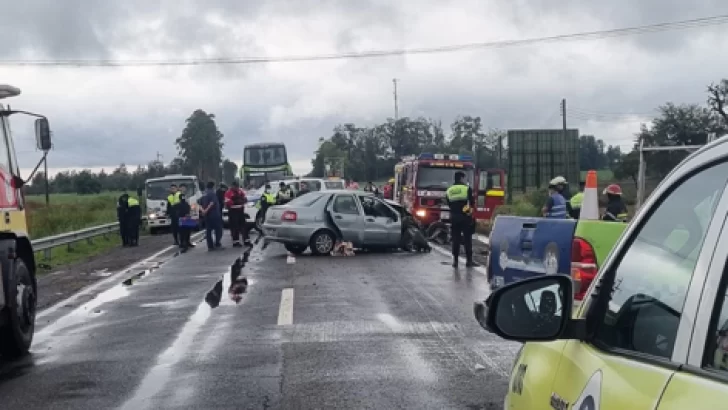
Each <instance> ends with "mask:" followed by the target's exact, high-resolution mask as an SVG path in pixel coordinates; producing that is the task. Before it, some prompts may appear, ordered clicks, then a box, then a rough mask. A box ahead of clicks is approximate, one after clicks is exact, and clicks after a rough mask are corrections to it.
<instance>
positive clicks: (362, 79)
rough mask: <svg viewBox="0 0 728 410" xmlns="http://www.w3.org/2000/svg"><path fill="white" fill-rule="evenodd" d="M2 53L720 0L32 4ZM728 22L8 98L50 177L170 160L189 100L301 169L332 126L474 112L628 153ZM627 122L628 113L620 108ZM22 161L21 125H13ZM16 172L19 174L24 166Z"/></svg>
mask: <svg viewBox="0 0 728 410" xmlns="http://www.w3.org/2000/svg"><path fill="white" fill-rule="evenodd" d="M2 14H3V18H2V20H3V23H2V25H0V38H3V40H4V41H3V46H2V47H0V59H2V60H13V59H58V60H62V59H134V60H145V59H170V58H172V59H182V58H190V59H192V58H216V57H261V56H273V57H275V56H289V55H310V54H329V53H344V52H362V51H368V50H381V49H400V48H413V47H434V46H443V45H450V44H463V43H472V42H486V41H498V40H513V39H522V38H529V37H541V36H551V35H558V34H567V33H573V32H583V31H594V30H602V29H612V28H621V27H628V26H635V25H641V24H654V23H659V22H664V21H674V20H683V19H691V18H700V17H707V16H711V15H720V14H728V2H725V1H721V0H714V1H710V0H694V1H692V2H687V1H683V0H641V1H634V0H633V1H628V0H611V1H603V0H574V1H571V0H490V1H487V0H461V1H448V0H401V1H398V2H394V1H385V0H356V1H354V0H350V1H333V0H330V1H327V0H319V1H313V0H312V1H307V0H266V1H251V0H206V1H204V2H203V1H193V0H175V1H153V0H124V1H93V0H86V1H82V0H63V1H58V0H25V1H13V2H5V4H4V5H3V11H2ZM727 34H728V25H725V26H716V27H707V28H699V29H693V30H678V31H671V32H660V33H652V34H645V35H639V36H630V37H618V38H609V39H597V40H583V41H569V42H550V43H540V44H534V45H529V46H518V47H509V48H499V49H483V50H474V51H465V52H459V53H445V54H430V55H410V56H396V57H386V58H372V59H354V60H337V61H323V62H296V63H271V64H259V65H244V66H232V65H227V66H198V67H162V68H159V67H124V68H109V67H106V68H103V67H101V68H99V67H80V68H78V67H77V68H71V67H41V68H33V67H6V66H0V83H9V84H13V85H15V86H17V87H20V88H21V89H22V90H23V95H22V96H21V97H18V98H15V99H13V100H12V101H11V104H12V106H13V107H14V108H16V109H25V110H32V111H35V112H40V113H43V114H45V115H47V116H48V117H49V119H50V122H51V126H52V129H53V130H54V137H55V141H54V143H55V149H54V150H53V151H52V152H51V156H50V160H49V164H50V167H51V171H53V170H59V169H68V168H91V169H94V170H98V169H100V168H102V167H105V168H107V169H109V168H113V167H115V166H116V165H118V164H119V163H120V162H125V163H127V164H140V163H146V162H148V161H149V160H152V159H154V158H155V157H156V155H157V152H159V154H160V155H162V159H163V160H165V161H169V160H171V159H172V158H173V157H174V156H175V154H176V148H175V144H174V141H175V139H176V138H177V136H179V134H180V133H181V130H182V129H183V127H184V121H185V119H186V118H187V117H188V116H189V115H190V114H191V112H192V111H193V110H195V109H197V108H201V109H204V110H206V111H208V112H212V113H214V114H215V115H216V116H217V121H218V126H219V128H220V130H221V131H222V132H223V133H224V135H225V148H224V154H225V156H227V157H228V158H231V159H233V160H236V161H239V160H240V159H241V156H242V148H243V146H244V145H245V144H248V143H254V142H261V141H283V142H285V143H286V144H287V145H288V149H289V158H291V159H292V160H293V166H294V170H295V171H297V172H306V171H308V169H309V168H310V158H311V156H312V153H313V151H314V149H315V147H316V142H317V140H318V138H319V137H320V136H328V135H329V134H330V132H331V129H332V128H333V127H334V126H335V125H336V124H337V123H343V122H353V123H356V124H361V125H371V124H375V123H379V122H382V121H384V119H385V118H386V117H388V116H389V117H391V116H393V102H392V100H393V98H392V78H397V79H399V96H400V100H399V102H400V116H413V117H414V116H426V117H431V118H439V119H441V120H442V121H443V123H445V124H449V123H450V122H451V121H452V120H453V119H454V117H455V116H457V115H459V114H463V115H478V116H481V117H482V118H483V121H484V123H485V124H486V125H487V126H489V127H496V128H503V129H508V128H528V127H539V128H540V127H556V128H558V127H561V117H560V116H559V104H560V100H561V98H566V99H567V108H569V111H570V114H569V115H568V116H567V118H568V122H569V126H570V127H578V128H579V130H580V131H581V133H582V134H594V135H596V136H597V137H598V138H602V139H604V140H605V141H606V142H607V143H608V144H614V145H620V146H622V147H623V149H628V147H629V146H630V145H631V144H630V141H631V139H632V135H633V134H634V133H635V132H636V131H637V130H638V128H639V124H640V122H641V121H646V120H648V119H649V117H645V116H646V115H647V116H649V115H650V113H651V112H653V111H652V110H653V109H654V108H655V107H656V106H657V105H659V104H662V103H664V102H666V101H673V102H676V103H682V102H687V103H703V102H704V101H705V99H706V95H705V87H706V85H708V84H709V83H711V82H713V81H717V80H719V79H720V78H721V77H722V76H723V77H726V76H728V72H727V71H726V67H728V35H727ZM626 114H633V115H631V116H630V115H626ZM14 121H15V122H14V124H13V128H14V131H15V134H16V139H17V141H16V146H17V149H18V150H19V155H20V159H21V162H22V164H23V165H24V167H25V168H32V166H33V165H34V164H35V161H37V159H38V158H39V157H40V155H39V153H37V152H35V150H34V143H33V138H32V121H31V120H23V119H21V118H20V117H17V118H16V117H14ZM26 175H27V174H26Z"/></svg>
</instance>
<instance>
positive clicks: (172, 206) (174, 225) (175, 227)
mask: <svg viewBox="0 0 728 410" xmlns="http://www.w3.org/2000/svg"><path fill="white" fill-rule="evenodd" d="M178 203H179V193H178V192H177V185H176V184H172V185H170V187H169V195H168V196H167V216H168V217H169V220H170V228H171V229H172V238H174V244H175V245H179V215H177V204H178Z"/></svg>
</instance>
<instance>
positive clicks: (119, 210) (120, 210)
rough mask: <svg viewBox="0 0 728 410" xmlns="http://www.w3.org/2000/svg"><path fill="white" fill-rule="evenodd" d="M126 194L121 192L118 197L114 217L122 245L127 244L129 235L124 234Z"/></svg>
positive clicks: (126, 205) (126, 206)
mask: <svg viewBox="0 0 728 410" xmlns="http://www.w3.org/2000/svg"><path fill="white" fill-rule="evenodd" d="M128 197H129V196H128V195H127V194H123V195H121V196H120V197H119V201H118V203H117V205H116V219H118V220H119V235H121V244H122V245H123V246H129V237H128V235H127V234H126V220H127V215H126V214H127V212H126V210H127V208H128V204H127V198H128Z"/></svg>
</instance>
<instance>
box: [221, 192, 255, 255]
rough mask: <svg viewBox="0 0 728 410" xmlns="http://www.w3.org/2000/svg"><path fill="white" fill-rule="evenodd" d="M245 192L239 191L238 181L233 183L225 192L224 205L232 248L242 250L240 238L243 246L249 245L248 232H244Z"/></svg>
mask: <svg viewBox="0 0 728 410" xmlns="http://www.w3.org/2000/svg"><path fill="white" fill-rule="evenodd" d="M245 202H246V199H245V192H243V190H242V189H240V186H239V184H238V181H233V183H232V186H231V187H230V189H228V190H227V191H226V192H225V197H224V203H225V207H226V208H227V209H228V221H229V222H228V223H229V224H230V236H231V237H232V239H233V247H234V248H242V247H243V244H242V242H240V236H241V235H242V236H243V241H244V242H245V245H250V239H249V238H248V232H247V231H246V230H245V209H243V206H244V205H245Z"/></svg>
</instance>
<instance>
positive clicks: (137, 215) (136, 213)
mask: <svg viewBox="0 0 728 410" xmlns="http://www.w3.org/2000/svg"><path fill="white" fill-rule="evenodd" d="M126 203H127V204H128V208H127V219H126V234H127V238H128V239H129V246H139V227H140V226H141V224H142V207H141V206H140V205H139V200H138V199H136V198H134V197H133V196H128V197H127V200H126Z"/></svg>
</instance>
